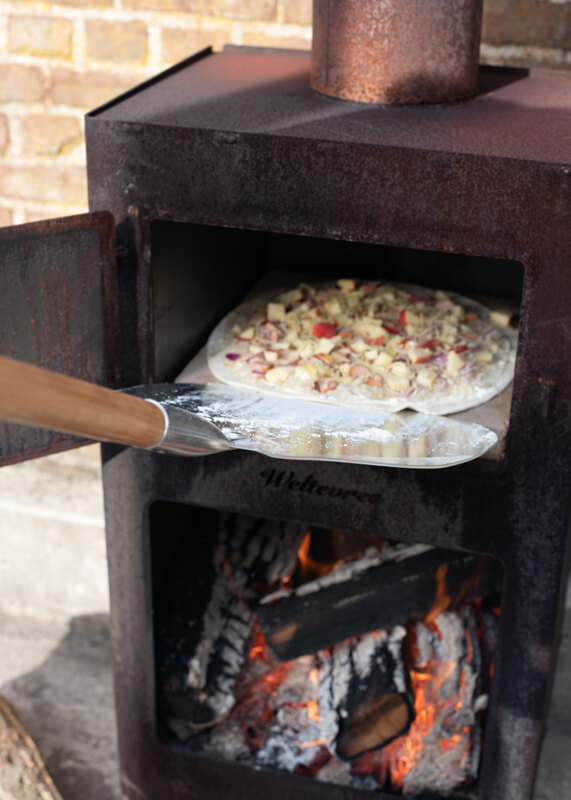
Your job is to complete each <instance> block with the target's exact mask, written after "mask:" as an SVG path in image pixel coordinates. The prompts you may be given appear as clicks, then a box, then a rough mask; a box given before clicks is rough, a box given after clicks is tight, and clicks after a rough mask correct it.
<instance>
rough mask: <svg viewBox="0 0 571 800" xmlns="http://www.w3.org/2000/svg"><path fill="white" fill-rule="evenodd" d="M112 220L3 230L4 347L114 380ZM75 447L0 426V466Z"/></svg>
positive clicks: (62, 368) (42, 362) (41, 433)
mask: <svg viewBox="0 0 571 800" xmlns="http://www.w3.org/2000/svg"><path fill="white" fill-rule="evenodd" d="M114 247H115V226H114V223H113V219H112V217H111V215H110V214H107V213H98V214H84V215H80V216H76V217H67V218H63V219H56V220H48V221H45V222H37V223H31V224H27V225H17V226H14V227H10V228H4V229H3V230H2V231H1V232H0V297H2V306H3V313H2V315H1V317H0V352H1V353H2V354H3V355H8V356H12V357H14V358H18V359H20V360H21V361H26V362H28V363H30V364H36V365H38V366H42V367H46V368H49V369H52V370H55V371H56V372H62V373H64V374H67V375H72V376H74V377H77V378H83V379H85V380H88V381H92V382H94V383H99V384H104V385H110V386H113V385H115V382H116V376H115V369H116V366H117V363H116V358H115V355H114V348H115V347H116V345H117V324H116V317H115V309H116V296H117V291H116V287H115V268H114V263H115V260H114V255H113V253H114ZM76 445H77V441H76V440H74V439H72V438H71V437H70V436H66V435H64V434H60V433H52V432H50V431H45V430H40V429H36V428H25V427H22V426H19V425H10V424H2V425H1V426H0V464H6V463H11V462H14V461H20V460H23V459H24V458H31V457H35V456H39V455H47V454H48V453H51V452H55V451H57V450H63V449H67V448H69V447H74V446H76Z"/></svg>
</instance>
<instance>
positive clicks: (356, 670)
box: [319, 626, 414, 760]
mask: <svg viewBox="0 0 571 800" xmlns="http://www.w3.org/2000/svg"><path fill="white" fill-rule="evenodd" d="M405 637H406V631H405V629H404V628H403V627H401V626H397V627H396V628H395V629H394V630H392V631H385V630H382V631H375V632H374V633H371V634H368V635H365V636H361V637H357V638H353V639H349V640H347V641H345V642H342V643H341V644H337V645H335V646H334V647H333V648H332V649H331V653H330V655H329V657H328V658H326V660H325V661H324V664H323V666H322V668H321V672H320V685H319V704H320V709H321V715H322V718H323V729H324V731H325V739H326V742H327V744H328V747H329V749H330V750H331V752H333V753H335V754H336V755H337V756H339V757H340V758H342V759H344V760H350V759H354V758H356V757H358V756H360V755H361V754H362V753H364V752H366V751H368V750H375V749H377V748H379V747H384V746H385V745H387V744H388V743H389V742H391V741H392V740H393V739H395V738H396V737H397V736H402V735H403V734H404V733H405V731H406V730H408V728H409V726H410V724H411V722H412V721H413V719H414V698H413V696H412V692H411V690H410V681H409V679H408V675H407V671H406V667H405V664H404V658H403V642H404V639H405Z"/></svg>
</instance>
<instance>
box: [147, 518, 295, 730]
mask: <svg viewBox="0 0 571 800" xmlns="http://www.w3.org/2000/svg"><path fill="white" fill-rule="evenodd" d="M303 533H304V530H303V528H302V527H301V526H299V525H297V524H294V523H284V522H275V521H271V520H262V519H253V518H249V517H245V516H240V515H231V514H221V515H220V517H219V525H218V530H217V531H212V539H213V545H212V546H211V551H210V557H209V559H208V560H203V559H197V558H196V557H195V556H194V557H193V556H192V555H191V554H189V557H188V560H186V559H185V560H181V561H180V563H179V565H178V568H177V575H176V578H175V579H174V580H173V582H172V587H171V591H170V592H169V596H168V598H167V600H166V602H163V603H162V604H161V606H160V607H159V608H158V609H157V613H156V616H157V623H156V633H157V642H158V646H157V674H158V684H159V705H160V707H161V710H162V716H163V718H165V719H166V720H167V722H168V725H169V727H170V728H171V730H172V731H173V732H174V733H175V734H176V735H177V736H178V737H179V738H181V739H187V738H188V737H189V736H190V734H191V733H193V732H196V731H199V730H202V729H204V728H208V727H210V726H211V725H214V724H215V723H216V722H217V721H218V720H220V719H221V718H223V717H224V716H225V715H226V714H228V712H229V711H230V710H231V708H232V707H233V705H234V703H235V696H234V688H235V685H236V681H237V679H238V676H239V675H240V672H241V670H242V666H243V663H244V659H245V657H246V654H247V652H248V649H249V645H250V642H251V639H252V633H253V624H254V619H253V616H252V613H251V611H250V610H249V608H248V606H247V604H246V601H250V602H253V601H254V600H255V598H257V597H258V592H259V591H260V590H262V591H263V590H265V591H267V590H268V588H271V587H272V586H274V585H276V584H277V583H279V582H280V581H281V580H282V578H283V577H285V576H286V575H288V574H291V572H292V571H293V569H294V565H295V557H296V556H295V554H296V552H297V548H298V547H299V543H300V541H301V539H302V536H303ZM260 587H261V588H260Z"/></svg>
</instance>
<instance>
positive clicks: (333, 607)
mask: <svg viewBox="0 0 571 800" xmlns="http://www.w3.org/2000/svg"><path fill="white" fill-rule="evenodd" d="M443 583H444V585H445V588H446V592H445V594H446V601H445V602H444V604H443V606H442V608H440V610H444V609H445V608H447V607H452V608H458V607H460V606H461V605H462V604H463V603H466V602H471V601H472V600H475V599H476V598H477V597H480V596H485V595H488V594H492V593H494V592H496V591H499V590H500V588H501V569H500V568H499V567H498V565H496V563H495V562H492V561H491V560H489V559H483V558H480V557H477V556H474V555H472V554H470V553H458V552H452V551H448V550H441V549H435V548H431V547H428V546H424V545H394V546H391V547H388V548H386V549H384V550H382V551H381V552H375V553H374V554H372V555H370V554H368V555H366V556H364V557H362V558H359V559H357V560H355V561H351V562H348V563H346V564H343V566H341V567H339V568H338V569H336V570H335V571H333V572H330V573H328V574H327V575H324V576H322V577H320V578H318V579H316V580H313V581H310V582H308V583H304V584H302V585H301V586H298V587H297V588H295V589H286V590H280V591H277V592H273V593H271V594H269V595H266V596H265V597H263V598H262V599H261V601H260V603H259V605H258V607H257V609H256V614H257V617H258V620H259V622H260V626H261V628H262V631H263V633H264V635H265V637H266V639H267V641H268V643H269V645H270V646H271V648H272V649H273V651H274V653H275V654H276V656H277V657H278V658H280V659H282V660H283V661H289V660H291V659H293V658H297V657H298V656H300V655H303V654H306V653H313V652H316V651H317V650H320V649H322V648H324V647H330V646H332V645H334V644H335V643H337V642H341V641H344V640H345V639H347V638H349V637H351V636H356V635H360V634H363V633H366V632H367V631H371V630H376V629H378V628H389V627H393V626H394V625H399V624H402V623H404V622H405V621H407V620H410V619H417V620H418V619H421V618H423V617H425V616H426V615H427V614H428V613H429V611H430V610H431V609H432V608H433V606H434V603H435V600H436V599H437V597H438V594H439V592H440V593H442V591H441V589H442V584H443Z"/></svg>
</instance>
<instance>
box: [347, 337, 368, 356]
mask: <svg viewBox="0 0 571 800" xmlns="http://www.w3.org/2000/svg"><path fill="white" fill-rule="evenodd" d="M350 347H351V350H352V351H353V352H354V353H364V352H365V351H366V350H368V349H369V345H368V344H367V342H366V341H365V340H364V339H355V341H354V342H351V344H350Z"/></svg>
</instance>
